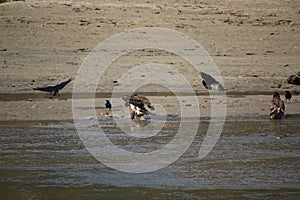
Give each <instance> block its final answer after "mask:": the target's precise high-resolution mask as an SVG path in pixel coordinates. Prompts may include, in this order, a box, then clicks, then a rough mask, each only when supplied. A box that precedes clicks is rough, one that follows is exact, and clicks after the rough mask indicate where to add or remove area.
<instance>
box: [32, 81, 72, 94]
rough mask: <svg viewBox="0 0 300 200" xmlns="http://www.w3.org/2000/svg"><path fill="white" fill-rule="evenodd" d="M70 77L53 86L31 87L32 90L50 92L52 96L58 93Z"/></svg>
mask: <svg viewBox="0 0 300 200" xmlns="http://www.w3.org/2000/svg"><path fill="white" fill-rule="evenodd" d="M71 80H72V79H71V78H70V79H68V80H66V81H64V82H62V83H60V84H57V85H54V86H47V87H37V88H33V90H40V91H43V92H50V93H51V94H52V96H56V95H59V90H61V89H63V88H64V87H65V86H66V85H67V84H68V83H70V82H71Z"/></svg>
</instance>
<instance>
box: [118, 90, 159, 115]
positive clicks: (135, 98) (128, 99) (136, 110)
mask: <svg viewBox="0 0 300 200" xmlns="http://www.w3.org/2000/svg"><path fill="white" fill-rule="evenodd" d="M122 99H123V100H124V101H125V106H129V109H130V114H131V119H134V118H137V117H142V116H144V115H145V114H149V111H148V110H147V109H146V108H145V106H147V107H148V108H150V109H151V110H154V107H153V106H152V104H151V102H150V101H149V99H148V98H146V97H144V96H141V95H137V94H134V95H132V96H128V95H126V96H124V97H122Z"/></svg>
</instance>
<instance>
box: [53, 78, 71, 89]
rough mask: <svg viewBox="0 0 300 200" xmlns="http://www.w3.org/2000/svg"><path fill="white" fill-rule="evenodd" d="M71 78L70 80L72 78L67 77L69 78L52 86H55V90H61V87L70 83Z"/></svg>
mask: <svg viewBox="0 0 300 200" xmlns="http://www.w3.org/2000/svg"><path fill="white" fill-rule="evenodd" d="M71 80H72V79H69V80H67V81H64V82H62V83H60V84H58V85H56V86H54V87H55V88H56V89H57V90H61V89H63V88H64V87H65V86H66V85H67V84H68V83H70V82H71Z"/></svg>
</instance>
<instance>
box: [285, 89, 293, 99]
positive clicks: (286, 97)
mask: <svg viewBox="0 0 300 200" xmlns="http://www.w3.org/2000/svg"><path fill="white" fill-rule="evenodd" d="M284 96H285V99H286V101H291V98H292V94H291V92H290V91H288V90H287V91H285V92H284Z"/></svg>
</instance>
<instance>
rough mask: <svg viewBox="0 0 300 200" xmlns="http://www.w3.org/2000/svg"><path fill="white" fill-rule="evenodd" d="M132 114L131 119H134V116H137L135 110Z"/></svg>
mask: <svg viewBox="0 0 300 200" xmlns="http://www.w3.org/2000/svg"><path fill="white" fill-rule="evenodd" d="M130 115H131V119H132V120H133V119H134V117H135V111H134V110H132V111H131V113H130Z"/></svg>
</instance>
